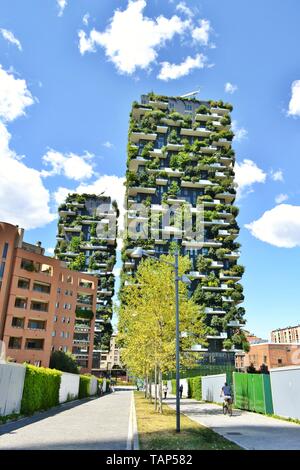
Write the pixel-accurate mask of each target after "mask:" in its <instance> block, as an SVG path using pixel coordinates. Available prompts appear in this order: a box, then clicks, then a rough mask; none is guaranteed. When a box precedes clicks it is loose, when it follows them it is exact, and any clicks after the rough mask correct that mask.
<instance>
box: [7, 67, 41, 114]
mask: <svg viewBox="0 0 300 470" xmlns="http://www.w3.org/2000/svg"><path fill="white" fill-rule="evenodd" d="M33 103H34V99H33V97H32V94H31V93H30V91H29V90H28V88H27V85H26V82H25V80H22V79H20V78H15V77H14V75H13V74H12V73H9V72H6V71H5V70H4V69H3V68H2V66H1V65H0V119H2V120H3V121H13V120H14V119H16V118H17V117H19V116H23V115H24V114H25V109H26V107H27V106H31V105H32V104H33Z"/></svg>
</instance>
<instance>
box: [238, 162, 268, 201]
mask: <svg viewBox="0 0 300 470" xmlns="http://www.w3.org/2000/svg"><path fill="white" fill-rule="evenodd" d="M234 169H235V182H236V183H237V185H238V191H237V197H238V198H241V197H243V196H245V195H246V194H247V193H249V192H252V191H253V189H252V186H253V184H255V183H265V181H266V177H267V174H266V173H265V172H264V171H263V170H262V169H261V168H259V167H258V166H257V165H256V163H255V162H253V161H252V160H248V159H244V160H243V162H242V163H238V162H236V164H235V168H234Z"/></svg>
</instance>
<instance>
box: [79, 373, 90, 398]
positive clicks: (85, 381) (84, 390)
mask: <svg viewBox="0 0 300 470" xmlns="http://www.w3.org/2000/svg"><path fill="white" fill-rule="evenodd" d="M91 378H92V377H91V376H88V375H81V376H80V380H79V394H78V397H79V398H85V397H89V396H90V385H91Z"/></svg>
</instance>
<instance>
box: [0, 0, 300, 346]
mask: <svg viewBox="0 0 300 470" xmlns="http://www.w3.org/2000/svg"><path fill="white" fill-rule="evenodd" d="M117 10H119V11H117ZM299 16H300V4H299V1H298V0H289V2H282V1H281V0H264V1H263V2H261V1H258V0H251V1H248V0H245V1H243V2H241V1H240V0H227V1H226V4H225V2H222V1H221V0H202V1H192V0H190V1H188V0H186V1H185V2H183V1H180V0H173V1H167V0H165V1H158V0H157V1H156V0H147V1H146V0H133V1H132V2H129V3H128V1H127V0H123V1H119V0H101V1H99V0H69V1H67V0H43V1H40V0H26V2H25V1H24V0H1V6H0V33H1V34H0V64H1V68H0V160H1V162H0V163H1V165H0V220H4V221H8V222H12V223H18V224H19V225H20V226H23V227H25V228H26V229H27V232H26V240H28V241H32V242H35V241H36V240H42V242H43V245H44V246H45V247H47V248H49V253H51V248H52V249H53V247H54V246H55V234H56V222H57V221H56V219H55V212H56V207H57V204H58V203H59V202H60V201H61V200H62V198H63V197H64V195H65V194H66V193H67V190H78V191H79V192H80V191H88V190H91V191H93V192H99V191H101V190H106V191H107V192H108V193H109V194H111V196H112V197H114V198H116V199H117V200H118V201H121V200H122V195H123V186H122V182H123V181H122V177H123V175H124V172H125V162H126V143H127V130H128V118H129V112H130V106H131V103H132V101H134V100H136V99H139V96H140V95H141V94H142V93H144V92H148V91H151V90H153V91H155V92H157V93H161V94H167V95H180V94H184V93H187V92H189V91H194V90H197V89H200V95H199V97H200V98H203V99H223V100H225V101H230V102H232V104H233V105H234V112H233V116H232V117H233V120H234V128H235V131H236V139H235V141H234V147H235V150H236V154H237V162H238V165H237V168H236V170H237V182H238V183H239V201H238V204H239V206H240V216H239V219H238V220H239V224H240V226H241V235H240V242H241V243H242V257H241V262H242V263H243V264H244V265H245V267H246V274H245V277H244V281H243V283H244V286H245V296H246V302H245V307H246V310H247V319H248V328H249V329H250V330H251V331H253V332H254V333H256V334H257V335H261V336H264V337H268V335H269V331H270V330H271V329H273V328H277V327H281V326H286V325H290V324H298V323H299V320H300V319H299V316H300V315H299V306H298V302H296V296H297V293H298V289H299V277H300V264H299V262H298V260H297V256H298V255H299V246H300V205H299V201H300V188H299V177H298V175H299V172H300V162H299V148H300V133H299V127H300V122H299V116H300V70H299V69H300V60H299V59H300V57H299V56H300V50H299V43H300V30H299V24H298V23H299Z"/></svg>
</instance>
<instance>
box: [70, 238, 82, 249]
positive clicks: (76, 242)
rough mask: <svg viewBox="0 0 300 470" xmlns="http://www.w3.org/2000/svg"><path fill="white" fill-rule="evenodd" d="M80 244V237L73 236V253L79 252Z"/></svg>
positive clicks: (71, 247)
mask: <svg viewBox="0 0 300 470" xmlns="http://www.w3.org/2000/svg"><path fill="white" fill-rule="evenodd" d="M79 246H80V237H73V238H72V240H71V241H70V246H69V248H70V251H72V252H73V253H77V252H78V251H79Z"/></svg>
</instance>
